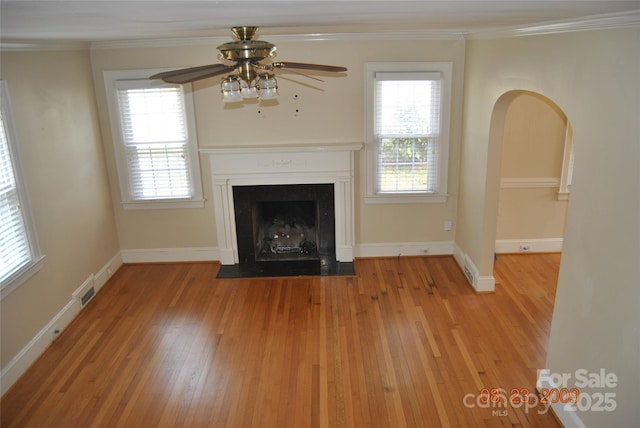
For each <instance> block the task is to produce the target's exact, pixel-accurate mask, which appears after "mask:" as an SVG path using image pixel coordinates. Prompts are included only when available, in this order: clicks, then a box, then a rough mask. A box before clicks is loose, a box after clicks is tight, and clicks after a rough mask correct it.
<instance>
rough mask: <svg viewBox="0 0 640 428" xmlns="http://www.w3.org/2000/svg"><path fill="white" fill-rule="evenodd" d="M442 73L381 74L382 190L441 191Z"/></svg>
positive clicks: (377, 99) (377, 84)
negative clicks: (439, 179) (439, 186)
mask: <svg viewBox="0 0 640 428" xmlns="http://www.w3.org/2000/svg"><path fill="white" fill-rule="evenodd" d="M441 86H442V85H441V75H440V73H437V72H418V73H415V72H407V73H376V75H375V92H374V97H375V104H374V105H375V136H376V144H377V193H413V192H416V193H430V192H437V191H438V176H439V174H438V159H439V153H438V152H439V149H440V120H441V118H440V110H441V102H440V98H441V92H442V88H441Z"/></svg>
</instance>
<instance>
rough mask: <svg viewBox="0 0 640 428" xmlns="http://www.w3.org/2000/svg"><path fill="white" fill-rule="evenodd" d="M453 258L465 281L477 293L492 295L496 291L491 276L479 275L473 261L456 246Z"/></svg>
mask: <svg viewBox="0 0 640 428" xmlns="http://www.w3.org/2000/svg"><path fill="white" fill-rule="evenodd" d="M453 258H454V259H455V261H456V262H457V263H458V266H460V269H462V272H463V273H464V275H465V277H466V278H467V281H468V282H469V284H471V286H472V287H473V289H474V290H475V291H476V292H477V293H492V292H494V291H495V289H496V280H495V278H494V277H493V275H482V276H481V275H480V271H479V270H478V268H477V267H476V265H475V263H473V260H471V258H470V257H469V256H468V255H467V254H465V253H464V252H463V251H462V249H461V248H460V247H458V245H457V244H454V248H453Z"/></svg>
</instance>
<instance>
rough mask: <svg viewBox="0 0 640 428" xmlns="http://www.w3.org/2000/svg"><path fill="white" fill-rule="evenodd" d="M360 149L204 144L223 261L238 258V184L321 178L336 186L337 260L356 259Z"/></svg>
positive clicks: (311, 181) (319, 180)
mask: <svg viewBox="0 0 640 428" xmlns="http://www.w3.org/2000/svg"><path fill="white" fill-rule="evenodd" d="M361 148H362V144H361V143H340V144H337V143H332V144H321V145H311V144H307V145H298V146H293V145H268V146H267V145H256V146H235V147H231V146H224V147H206V148H201V149H200V153H202V154H204V155H208V157H209V162H210V166H211V180H212V187H213V205H214V212H215V222H216V232H217V235H218V248H219V251H220V262H221V263H222V264H224V265H231V264H236V263H238V245H237V234H236V224H235V216H234V201H233V186H246V185H279V184H318V183H327V184H333V185H334V197H335V225H336V227H335V235H336V236H335V238H336V239H335V244H336V259H337V261H339V262H351V261H353V245H354V241H355V236H354V235H355V228H354V189H353V186H354V179H353V164H354V152H356V151H358V150H360V149H361Z"/></svg>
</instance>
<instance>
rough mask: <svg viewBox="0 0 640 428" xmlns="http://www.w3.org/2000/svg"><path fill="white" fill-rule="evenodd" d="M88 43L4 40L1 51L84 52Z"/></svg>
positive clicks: (88, 45) (0, 47) (87, 47)
mask: <svg viewBox="0 0 640 428" xmlns="http://www.w3.org/2000/svg"><path fill="white" fill-rule="evenodd" d="M89 47H90V44H89V43H88V42H64V41H55V42H54V41H48V40H2V41H0V51H3V52H12V51H82V50H87V49H89Z"/></svg>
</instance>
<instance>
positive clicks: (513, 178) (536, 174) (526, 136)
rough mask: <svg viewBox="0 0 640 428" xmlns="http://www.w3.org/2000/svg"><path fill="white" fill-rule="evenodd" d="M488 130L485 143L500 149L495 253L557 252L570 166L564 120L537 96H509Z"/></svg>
mask: <svg viewBox="0 0 640 428" xmlns="http://www.w3.org/2000/svg"><path fill="white" fill-rule="evenodd" d="M494 125H495V126H494ZM491 130H492V133H491V136H490V139H491V140H490V143H491V144H499V145H500V146H501V150H500V153H501V162H500V164H499V165H500V168H501V173H500V184H499V190H498V210H497V213H498V215H497V220H496V221H497V226H496V237H495V252H496V253H497V254H500V253H527V252H560V251H561V250H562V242H563V236H564V225H565V221H566V212H567V205H568V189H569V185H570V174H571V167H572V165H573V164H572V159H573V156H572V153H573V134H572V131H571V125H570V123H569V120H568V119H567V116H566V114H565V113H564V112H563V111H562V109H560V107H559V106H558V105H557V104H555V103H554V102H553V101H552V100H550V99H549V98H547V97H545V96H543V95H541V94H539V93H536V92H530V91H522V90H516V91H510V92H508V93H506V94H504V95H503V96H502V97H500V98H499V99H498V101H497V103H496V107H495V109H494V114H493V116H492V126H491ZM494 153H495V152H494Z"/></svg>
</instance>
